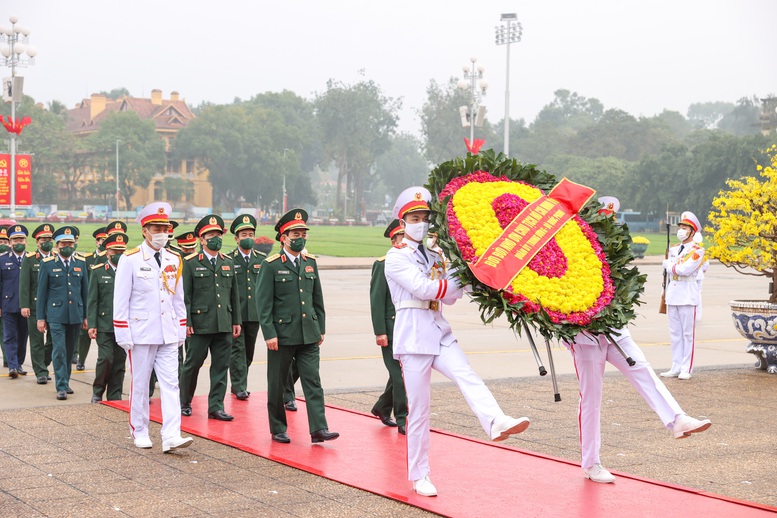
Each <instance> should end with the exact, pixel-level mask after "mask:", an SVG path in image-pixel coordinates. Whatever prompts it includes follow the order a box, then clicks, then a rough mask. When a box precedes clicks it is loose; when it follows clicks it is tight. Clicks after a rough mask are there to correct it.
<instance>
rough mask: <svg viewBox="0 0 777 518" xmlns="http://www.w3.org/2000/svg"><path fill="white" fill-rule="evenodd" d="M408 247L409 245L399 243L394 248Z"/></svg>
mask: <svg viewBox="0 0 777 518" xmlns="http://www.w3.org/2000/svg"><path fill="white" fill-rule="evenodd" d="M406 246H407V243H399V244H398V245H394V248H405V247H406Z"/></svg>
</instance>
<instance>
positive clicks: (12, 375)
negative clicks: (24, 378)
mask: <svg viewBox="0 0 777 518" xmlns="http://www.w3.org/2000/svg"><path fill="white" fill-rule="evenodd" d="M8 377H9V378H11V379H12V380H15V379H16V378H18V377H19V373H18V372H16V369H8Z"/></svg>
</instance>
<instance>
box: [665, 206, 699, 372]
mask: <svg viewBox="0 0 777 518" xmlns="http://www.w3.org/2000/svg"><path fill="white" fill-rule="evenodd" d="M678 227H679V228H678V230H677V239H679V240H680V244H679V245H675V246H673V247H672V248H670V249H669V258H667V259H664V263H663V265H664V270H666V272H667V276H668V281H669V282H667V285H666V295H665V299H666V312H667V316H668V317H669V335H670V338H671V342H672V368H671V369H669V370H668V371H666V372H662V373H661V376H663V377H665V378H679V379H681V380H687V379H691V374H692V373H693V355H694V348H695V341H696V309H697V307H698V306H699V305H700V304H701V290H700V286H699V283H697V275H698V273H699V270H700V269H701V268H702V264H703V263H704V248H702V247H701V246H699V245H698V244H697V243H696V242H695V241H694V239H693V237H694V235H695V234H696V233H698V232H699V230H700V227H701V224H700V223H699V219H698V218H697V217H696V216H695V215H694V214H693V213H692V212H687V211H686V212H683V213H682V214H681V215H680V223H678Z"/></svg>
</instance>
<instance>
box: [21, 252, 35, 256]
mask: <svg viewBox="0 0 777 518" xmlns="http://www.w3.org/2000/svg"><path fill="white" fill-rule="evenodd" d="M37 253H38V252H27V253H26V254H25V255H24V257H35V254H37Z"/></svg>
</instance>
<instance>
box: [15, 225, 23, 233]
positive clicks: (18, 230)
mask: <svg viewBox="0 0 777 518" xmlns="http://www.w3.org/2000/svg"><path fill="white" fill-rule="evenodd" d="M21 231H22V227H20V226H19V225H16V229H15V230H14V232H21Z"/></svg>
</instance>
